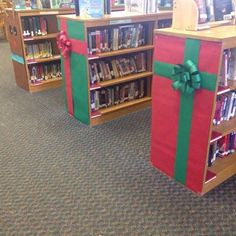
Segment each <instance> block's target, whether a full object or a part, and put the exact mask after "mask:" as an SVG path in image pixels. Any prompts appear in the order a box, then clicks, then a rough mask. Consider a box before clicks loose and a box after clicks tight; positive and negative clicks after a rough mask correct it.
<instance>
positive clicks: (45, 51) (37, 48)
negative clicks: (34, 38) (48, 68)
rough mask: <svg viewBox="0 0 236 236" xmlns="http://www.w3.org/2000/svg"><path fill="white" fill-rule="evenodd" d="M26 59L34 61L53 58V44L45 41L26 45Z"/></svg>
mask: <svg viewBox="0 0 236 236" xmlns="http://www.w3.org/2000/svg"><path fill="white" fill-rule="evenodd" d="M25 51H26V59H27V60H33V59H38V58H47V57H52V55H53V52H52V43H51V42H49V41H45V42H43V43H35V44H25Z"/></svg>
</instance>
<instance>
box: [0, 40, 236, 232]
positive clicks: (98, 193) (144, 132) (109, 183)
mask: <svg viewBox="0 0 236 236" xmlns="http://www.w3.org/2000/svg"><path fill="white" fill-rule="evenodd" d="M0 62H1V64H0V235H1V236H3V235H4V236H5V235H20V236H21V235H27V236H32V235H43V236H44V235H56V236H57V235H60V236H61V235H63V236H64V235H66V236H67V235H69V236H70V235H75V236H159V235H160V236H162V235H163V236H166V235H177V236H185V235H186V236H188V235H219V236H221V235H226V236H229V235H236V176H235V177H233V178H231V179H230V180H228V181H227V182H225V183H224V184H222V185H221V186H219V187H218V188H216V189H215V190H213V191H211V192H210V193H208V194H207V195H205V196H204V197H202V198H200V197H197V196H196V195H194V194H193V193H192V192H190V191H188V190H186V189H185V188H184V187H182V186H181V185H179V184H178V183H176V182H174V181H172V180H169V179H168V178H167V177H166V176H164V175H163V174H162V173H160V172H159V171H157V170H155V169H154V168H152V166H151V164H150V162H149V145H150V143H149V136H150V116H151V115H150V109H146V110H144V111H141V112H137V113H133V114H131V115H129V116H126V117H123V118H121V119H118V120H115V121H112V122H109V123H107V124H104V125H101V126H98V127H95V128H89V127H87V126H85V125H82V124H81V123H79V122H77V121H76V120H75V119H73V118H71V117H69V116H68V115H67V113H66V112H65V109H64V107H65V105H64V99H63V96H62V91H61V89H57V90H53V91H48V92H42V93H38V94H33V95H32V94H28V93H27V92H25V91H23V90H22V89H20V88H18V87H17V86H16V85H15V81H14V73H13V71H12V64H11V61H10V50H9V47H8V44H7V43H6V42H3V41H1V42H0Z"/></svg>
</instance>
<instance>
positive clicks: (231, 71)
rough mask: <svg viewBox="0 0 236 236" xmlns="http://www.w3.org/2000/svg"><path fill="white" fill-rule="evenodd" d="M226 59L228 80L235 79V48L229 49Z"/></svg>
mask: <svg viewBox="0 0 236 236" xmlns="http://www.w3.org/2000/svg"><path fill="white" fill-rule="evenodd" d="M230 52H231V53H230V57H229V61H228V80H233V81H235V80H236V48H232V49H230Z"/></svg>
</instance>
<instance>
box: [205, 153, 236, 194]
mask: <svg viewBox="0 0 236 236" xmlns="http://www.w3.org/2000/svg"><path fill="white" fill-rule="evenodd" d="M207 170H209V171H211V172H213V173H215V174H216V177H215V178H214V179H212V180H210V181H208V182H207V183H204V185H203V191H202V192H203V194H204V193H207V192H208V191H210V190H212V189H213V188H215V187H217V186H218V185H219V184H221V183H223V182H224V181H226V180H227V179H229V178H230V177H232V176H233V175H234V174H235V173H236V152H234V153H232V154H230V155H228V156H226V157H223V158H219V159H217V160H216V161H215V163H214V164H213V166H211V167H208V168H207Z"/></svg>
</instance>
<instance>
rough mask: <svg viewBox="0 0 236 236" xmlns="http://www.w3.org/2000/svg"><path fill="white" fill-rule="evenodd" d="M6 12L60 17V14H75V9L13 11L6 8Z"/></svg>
mask: <svg viewBox="0 0 236 236" xmlns="http://www.w3.org/2000/svg"><path fill="white" fill-rule="evenodd" d="M5 11H6V12H13V13H16V14H20V15H21V16H35V15H58V14H73V13H74V12H75V9H73V8H59V9H19V10H17V9H13V8H6V9H5Z"/></svg>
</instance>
